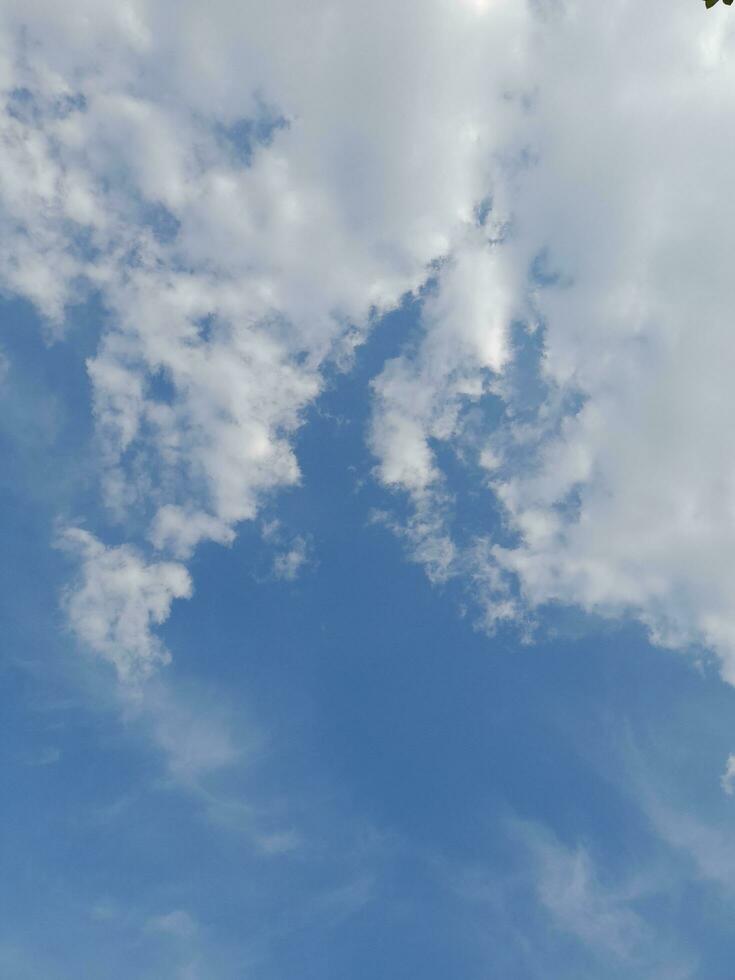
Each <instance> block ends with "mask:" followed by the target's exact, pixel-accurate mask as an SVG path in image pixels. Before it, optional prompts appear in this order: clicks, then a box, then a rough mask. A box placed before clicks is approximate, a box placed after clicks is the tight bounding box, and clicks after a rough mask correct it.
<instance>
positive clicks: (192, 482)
mask: <svg viewBox="0 0 735 980" xmlns="http://www.w3.org/2000/svg"><path fill="white" fill-rule="evenodd" d="M527 20H528V16H527V11H526V8H525V7H524V6H523V5H522V4H502V5H494V6H493V7H492V8H488V9H487V10H483V9H482V8H480V7H475V6H472V5H469V6H467V5H463V4H458V3H456V2H455V0H432V2H430V3H423V2H422V3H421V4H418V3H417V4H413V3H411V4H405V5H401V6H399V7H395V5H393V4H389V3H388V2H387V0H382V2H380V3H378V4H373V5H370V6H369V7H366V6H365V5H364V4H361V3H357V2H355V3H346V4H345V3H333V2H330V0H321V2H318V3H313V4H308V5H303V4H296V3H293V2H283V0H278V2H276V3H273V4H269V5H268V10H267V12H265V13H264V10H263V7H262V4H259V3H255V2H254V0H251V2H246V3H242V4H232V3H230V2H225V0H217V2H215V3H213V4H211V5H209V6H208V8H207V11H206V12H205V11H204V10H203V8H202V7H201V5H198V4H195V3H183V4H182V3H173V2H168V0H165V2H163V3H161V2H156V3H153V2H147V0H136V2H126V3H120V2H117V0H116V2H114V3H113V2H112V0H109V2H107V0H105V2H102V3H100V2H95V3H91V2H90V0H74V2H72V3H70V4H68V5H65V8H64V10H63V12H62V11H61V10H60V8H58V6H57V5H54V4H50V3H48V2H43V0H32V2H31V3H24V4H20V3H17V2H14V0H11V2H9V3H7V4H5V5H3V10H2V12H0V37H1V38H2V46H1V47H0V94H1V95H2V101H3V109H4V111H3V113H2V115H1V116H0V120H1V121H0V139H1V140H2V143H3V154H2V162H1V163H0V222H1V224H2V232H3V234H2V236H0V285H1V286H2V288H4V289H5V290H6V291H9V292H14V293H18V294H21V295H23V296H25V297H27V298H29V299H30V300H32V301H33V302H34V303H36V305H37V306H38V308H39V309H40V310H41V311H42V312H43V313H44V314H45V316H46V317H47V318H48V319H49V322H50V323H51V324H52V325H55V329H56V330H57V332H58V331H59V330H61V328H62V322H63V321H64V319H65V317H67V318H68V310H69V305H70V304H72V303H73V302H75V301H77V300H79V299H80V298H83V297H84V296H85V295H86V294H87V293H88V292H89V291H90V290H91V291H97V292H98V293H99V295H100V296H101V299H102V302H103V304H104V306H105V307H106V309H107V311H108V314H109V316H108V318H107V319H106V321H105V323H104V324H103V325H102V336H101V340H100V346H99V350H98V352H97V354H96V355H95V356H94V357H93V358H92V359H91V360H90V363H89V374H90V379H91V382H92V390H93V399H94V410H95V415H96V419H97V426H98V430H99V433H100V436H101V440H102V441H101V445H102V447H103V462H104V467H105V475H104V494H105V499H106V503H107V505H108V506H109V508H110V511H111V513H112V514H113V515H114V516H116V517H117V518H118V519H120V520H124V519H125V517H126V515H127V514H128V513H129V512H130V509H131V508H134V509H136V511H137V513H138V514H139V515H140V514H142V515H144V517H145V519H146V520H147V521H148V522H149V527H150V531H149V541H150V542H151V543H152V544H153V545H154V547H156V548H158V549H159V550H162V551H167V552H169V553H170V554H171V555H172V556H174V557H177V558H186V557H187V556H188V555H189V554H190V553H191V551H192V550H193V549H194V548H195V547H196V545H197V543H198V542H199V541H201V540H202V539H207V538H209V539H214V540H217V541H221V542H228V541H230V540H232V536H233V533H234V528H235V526H236V525H237V523H238V522H240V521H242V520H246V519H250V518H252V517H253V516H254V515H255V514H256V512H257V508H258V505H259V501H260V500H261V498H262V496H263V494H266V493H268V492H269V491H271V490H273V489H276V488H278V487H281V486H284V485H288V484H293V483H294V482H296V481H297V480H298V479H299V470H298V465H297V462H296V459H295V457H294V455H293V452H292V448H291V436H292V434H293V432H294V430H295V429H296V428H297V427H298V425H299V424H300V422H301V419H302V414H303V410H304V408H305V407H306V406H307V405H308V404H309V403H310V402H311V401H312V400H313V399H314V398H315V397H316V396H317V395H318V393H319V390H320V387H321V375H320V369H321V367H322V365H323V364H324V363H325V361H327V360H329V361H332V362H333V363H337V364H347V363H349V358H350V355H351V352H352V350H353V348H354V346H355V344H356V343H358V342H359V341H360V339H361V338H362V337H363V336H364V334H365V331H366V330H367V329H368V327H369V325H370V323H371V322H372V321H373V320H374V319H375V317H376V316H377V315H379V314H380V313H381V312H382V311H385V310H387V309H390V308H391V307H393V306H395V305H396V304H397V303H398V302H399V300H400V299H401V297H402V295H404V294H405V292H406V291H410V290H414V289H417V288H418V287H419V286H421V285H422V284H423V283H424V282H425V280H426V278H427V275H429V274H430V270H431V264H432V263H434V262H436V261H437V260H438V259H446V258H447V257H452V258H451V261H452V268H453V269H454V272H453V273H452V274H451V275H450V274H447V284H446V286H445V290H444V295H447V300H446V302H447V303H448V304H450V305H451V303H452V302H453V300H452V297H451V296H449V295H448V294H449V293H452V295H453V296H454V297H455V298H456V299H457V300H458V301H459V302H460V303H461V304H462V308H463V309H466V308H467V305H468V304H469V305H470V306H472V307H473V308H475V307H477V309H478V311H479V310H480V309H481V308H485V309H486V308H487V304H488V303H490V302H492V300H493V296H494V295H495V294H494V291H493V289H492V288H490V289H488V290H486V289H484V288H483V287H482V286H481V285H480V282H481V280H482V278H483V274H484V263H487V264H489V266H490V267H492V266H493V264H494V263H495V261H496V260H495V258H494V257H491V256H489V255H487V254H486V250H485V248H484V245H482V244H479V245H478V246H477V247H474V246H468V241H469V239H470V238H471V237H472V227H473V220H474V219H473V215H474V213H475V209H476V207H477V206H478V203H479V202H480V201H481V200H482V199H483V198H484V197H485V196H486V194H487V192H488V187H489V184H490V183H491V180H492V175H493V173H494V172H495V170H496V169H497V160H496V159H495V157H494V151H495V149H496V148H497V147H498V146H504V145H506V143H507V140H506V141H504V140H502V138H501V135H502V133H503V131H504V130H508V133H509V137H508V138H509V139H511V141H512V131H511V128H510V121H511V119H512V117H513V115H514V113H515V109H514V107H513V106H512V105H511V103H510V102H509V101H508V99H507V98H506V95H507V93H508V92H509V91H513V90H515V89H517V87H518V86H519V84H522V81H523V76H524V63H523V38H524V30H525V24H526V22H527ZM305 38H309V39H310V40H309V43H308V44H305V43H304V39H305ZM509 38H511V39H513V40H512V41H511V43H509ZM455 252H456V255H455ZM489 271H490V273H491V274H492V268H490V270H489ZM452 283H453V285H452ZM465 286H467V287H469V288H472V289H474V288H475V287H478V289H479V290H480V293H481V294H482V297H484V298H481V297H480V296H478V298H477V299H474V298H473V299H468V298H467V297H465V296H463V295H462V293H463V290H464V288H465ZM452 291H453V292H452ZM441 302H442V300H441V298H438V299H437V301H436V304H437V312H436V315H437V317H441V316H442V315H443V313H442V310H441V309H440V308H439V307H440V305H441ZM483 303H484V307H483ZM463 315H464V314H463V313H462V311H459V316H460V317H462V316H463ZM72 319H73V317H72ZM462 330H463V333H464V335H465V341H464V342H465V345H466V347H467V352H466V357H471V356H472V355H473V354H476V355H477V356H478V357H480V359H481V360H482V361H483V363H486V362H492V363H493V364H499V363H500V362H501V361H502V358H503V356H504V354H503V341H502V336H501V335H500V334H499V335H498V336H497V337H495V338H493V339H492V340H488V339H487V338H486V337H485V336H484V334H483V331H482V326H481V320H480V319H479V313H478V317H476V318H475V321H474V323H473V325H471V326H470V327H469V328H468V329H466V330H465V329H464V328H462ZM478 331H479V332H478ZM469 373H470V374H471V373H472V371H470V372H469ZM461 384H462V382H461V381H460V380H458V379H453V380H452V382H451V383H450V385H449V388H451V389H452V392H453V393H455V394H456V391H457V390H458V386H459V387H461Z"/></svg>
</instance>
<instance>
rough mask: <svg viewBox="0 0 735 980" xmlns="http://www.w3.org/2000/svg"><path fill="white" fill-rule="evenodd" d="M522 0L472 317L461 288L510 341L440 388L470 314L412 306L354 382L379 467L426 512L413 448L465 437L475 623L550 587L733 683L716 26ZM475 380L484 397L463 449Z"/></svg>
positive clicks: (552, 594) (429, 464)
mask: <svg viewBox="0 0 735 980" xmlns="http://www.w3.org/2000/svg"><path fill="white" fill-rule="evenodd" d="M535 7H536V9H537V12H538V15H539V17H540V18H541V21H542V23H543V30H538V31H535V32H531V33H530V34H529V45H530V48H529V50H530V51H531V52H532V53H531V55H530V56H529V58H528V65H529V76H528V78H527V86H528V92H529V94H530V97H529V99H528V101H527V104H526V112H525V117H524V119H523V120H522V121H519V127H520V129H519V133H521V132H523V133H524V134H525V145H526V147H527V153H526V155H525V159H524V160H523V162H522V165H520V166H519V167H518V168H516V170H515V171H513V169H512V168H510V169H507V170H506V172H505V174H504V177H505V186H506V192H505V196H504V204H503V210H502V211H501V212H500V215H499V218H500V219H501V221H502V225H503V229H504V230H503V232H502V234H501V235H500V236H495V237H496V242H497V243H496V245H495V246H494V248H495V251H496V257H495V259H494V262H493V270H494V272H495V286H494V288H495V295H494V296H493V298H492V301H491V302H492V313H490V312H483V310H482V308H481V303H482V300H481V299H479V301H478V302H479V303H480V309H479V311H478V312H479V315H480V316H481V317H482V320H483V323H484V327H483V328H482V330H483V335H484V336H485V337H486V338H488V340H490V338H492V337H493V336H497V335H498V333H499V332H500V333H501V334H502V330H503V328H505V330H506V331H508V330H510V329H512V327H513V321H514V320H515V322H516V323H517V324H518V325H519V326H520V325H521V324H522V325H523V326H524V328H525V331H526V333H525V340H524V339H521V340H518V341H517V342H516V344H515V349H514V350H513V351H512V352H511V354H510V355H508V354H506V356H505V360H504V361H501V362H498V359H497V356H496V359H495V363H493V361H492V359H488V358H487V357H486V356H485V355H484V354H483V353H482V352H479V351H475V352H474V353H470V355H469V363H468V365H465V366H464V367H463V372H464V373H463V374H462V375H460V377H467V376H469V377H471V376H472V370H473V369H474V371H475V372H476V374H477V376H478V378H479V377H480V376H481V374H482V371H483V368H489V369H492V370H493V371H494V372H495V374H494V377H493V376H490V377H487V376H486V380H485V386H484V387H483V385H482V384H481V383H480V381H479V380H478V381H477V383H476V386H475V389H474V390H469V388H467V387H466V388H464V389H458V388H457V382H456V378H457V373H458V368H457V365H458V364H459V363H461V358H462V352H463V351H466V349H467V347H466V332H467V325H468V324H469V323H471V322H472V317H473V314H472V312H471V311H469V310H464V311H463V310H462V306H461V303H460V302H459V300H458V299H456V298H455V299H454V300H453V301H452V302H451V304H450V307H449V310H448V311H446V312H445V313H444V314H443V315H442V317H441V320H440V322H439V323H437V322H436V318H435V317H434V315H433V313H432V311H431V308H430V306H429V304H427V309H426V310H425V313H424V332H423V339H422V341H421V343H420V345H419V348H418V351H417V352H416V353H414V352H413V351H410V352H407V354H406V356H405V357H404V358H402V359H401V362H400V363H399V364H398V365H396V364H395V363H392V364H389V365H387V366H386V368H385V370H384V372H383V374H382V376H381V377H380V378H379V379H378V381H377V382H376V384H375V391H376V404H375V411H374V423H373V435H372V445H373V449H374V451H375V452H376V454H377V456H378V459H379V463H378V473H379V475H380V477H381V478H382V480H383V481H384V483H386V485H388V486H398V487H400V488H401V489H403V490H404V491H406V492H407V493H408V494H409V495H410V496H411V498H412V499H413V501H414V506H415V507H416V511H417V513H419V512H425V511H426V509H427V494H428V496H429V500H430V506H431V507H432V508H433V513H437V506H435V505H434V504H433V503H432V502H431V498H432V495H433V497H435V498H436V499H437V500H438V501H439V507H440V508H441V507H443V506H444V501H445V500H446V496H447V482H448V480H449V475H448V473H447V472H446V471H445V470H443V469H442V468H441V467H438V466H437V453H436V451H435V447H441V448H442V449H443V450H444V451H449V452H450V453H454V455H455V456H458V457H459V458H460V461H462V455H463V454H464V456H465V458H466V456H467V452H468V451H469V452H470V456H471V459H470V462H471V463H472V465H473V466H474V467H475V469H474V470H473V469H472V467H469V468H468V469H467V471H466V477H465V479H467V480H473V479H474V480H475V481H477V475H476V473H477V468H478V467H479V468H480V469H481V470H484V477H483V478H481V479H480V481H479V484H478V485H479V486H482V484H483V483H484V485H485V487H486V500H487V512H488V527H489V526H490V523H491V522H490V515H491V513H492V512H493V510H494V509H495V510H496V511H499V513H500V517H501V520H502V522H503V534H502V536H498V535H497V534H496V535H495V536H494V537H491V538H488V536H487V535H484V536H483V537H482V538H481V539H477V540H476V541H475V542H474V544H473V546H472V548H470V549H466V550H465V551H464V552H463V553H462V555H460V556H459V558H457V557H455V559H454V566H453V570H454V571H457V572H462V573H466V572H467V571H468V570H469V572H470V574H472V576H473V580H474V581H475V583H477V582H478V581H479V582H482V581H488V582H489V585H488V587H487V588H486V589H485V593H484V599H485V601H486V602H487V605H488V611H487V619H488V620H489V621H494V620H497V619H498V618H507V616H508V615H521V612H520V610H522V609H523V608H526V609H527V608H529V607H530V608H533V607H537V606H541V605H543V604H545V603H549V602H563V603H567V604H572V605H578V606H581V607H583V608H584V609H586V610H590V611H594V612H597V613H602V614H604V615H609V616H633V617H636V618H638V619H639V620H640V621H641V622H642V623H644V624H645V625H646V626H647V627H648V628H649V630H650V633H651V636H652V638H653V639H654V641H656V642H659V643H662V644H664V645H670V646H681V647H687V646H690V645H692V644H704V645H705V646H707V647H709V648H712V649H714V650H715V651H716V652H717V653H718V654H719V656H720V658H721V660H722V664H723V668H722V669H723V674H724V676H725V677H726V678H727V679H728V680H730V681H733V680H735V619H733V616H732V608H733V600H734V599H735V594H734V593H733V585H732V580H733V576H732V570H733V569H732V559H731V555H732V553H733V546H734V545H735V511H733V504H732V501H733V492H734V491H735V484H734V483H733V480H734V479H735V470H734V469H733V462H732V460H733V446H732V439H731V436H730V426H729V424H728V422H727V420H728V418H729V416H730V414H731V410H732V408H733V401H732V398H733V396H732V385H731V383H730V360H731V358H730V357H729V352H730V350H731V349H732V340H731V333H732V310H733V307H734V301H735V294H734V292H733V279H732V275H731V270H730V268H729V262H728V260H727V256H728V254H729V252H730V249H731V244H732V237H733V227H735V222H734V220H733V219H734V218H735V214H734V213H733V202H732V197H731V195H730V194H729V193H728V187H729V185H730V183H731V176H730V172H729V171H730V165H729V162H728V155H729V149H728V146H729V142H730V126H731V119H732V113H733V109H734V108H735V106H734V104H733V99H734V97H733V94H732V92H733V89H732V86H731V84H730V82H731V75H732V71H733V69H732V65H733V63H734V62H733V48H734V46H735V25H734V24H733V22H732V19H731V18H730V19H729V20H728V19H727V18H726V17H724V16H723V17H721V18H717V19H714V18H711V17H708V18H703V17H702V16H701V14H702V11H701V10H700V9H698V8H697V7H696V6H695V5H694V4H692V5H688V4H682V5H680V7H677V9H675V10H672V9H671V8H670V6H667V5H666V4H664V3H651V4H648V5H646V7H645V9H642V8H640V7H637V6H634V5H631V4H629V3H625V2H622V0H620V2H613V3H608V4H605V5H604V6H602V5H599V4H589V3H581V2H573V0H569V2H566V3H561V2H560V3H545V4H536V5H535ZM725 13H727V12H725ZM517 142H523V140H522V139H521V137H520V135H519V137H518V140H517ZM497 239H500V240H497ZM481 278H482V282H483V284H484V287H485V289H487V290H489V289H491V288H493V287H492V286H491V285H490V284H491V283H492V282H493V274H492V273H491V272H490V271H484V272H483V274H482V277H481ZM439 281H440V289H441V288H442V287H441V274H440V280H439ZM468 295H471V296H473V297H481V295H482V290H478V289H477V288H474V289H463V290H461V296H462V299H463V300H464V302H465V303H467V302H468V300H467V296H468ZM456 313H460V316H459V317H458V318H456V319H455V322H453V318H454V317H455V314H456ZM534 332H535V335H534ZM534 336H535V338H538V337H541V338H542V342H541V343H540V344H538V343H537V342H536V340H534ZM437 338H441V339H442V343H443V345H444V350H446V351H448V352H449V353H444V351H443V352H442V354H441V355H440V356H439V357H436V356H435V355H434V353H433V352H434V350H435V348H436V346H437ZM498 349H499V350H503V348H502V347H500V348H498ZM505 349H506V351H507V341H506V347H505ZM534 350H535V351H536V355H535V359H534V357H533V356H532V353H533V351H534ZM531 361H533V370H531V369H530V367H529V364H530V362H531ZM488 390H490V391H491V392H492V394H493V395H494V396H496V397H499V398H500V399H501V401H502V413H501V415H500V418H499V419H498V420H497V421H496V422H494V423H493V424H492V425H488V426H487V427H486V428H485V430H484V437H483V438H475V439H474V442H473V444H472V445H471V446H470V447H469V450H468V445H467V441H466V440H463V439H462V430H463V425H464V422H465V420H467V419H468V418H469V416H470V413H471V411H472V409H473V408H475V407H477V406H480V405H482V403H483V399H485V400H486V399H487V391H488ZM409 403H410V406H411V407H410V409H408V410H407V408H406V405H408V404H409ZM386 406H388V407H386ZM458 406H459V411H458ZM396 417H398V418H400V420H401V421H400V423H397V422H396V421H395V418H396ZM396 460H400V464H398V463H397V462H396ZM450 489H451V488H450ZM459 519H460V520H461V515H460V518H459ZM446 526H447V524H446V521H444V523H443V524H442V529H443V531H442V533H446Z"/></svg>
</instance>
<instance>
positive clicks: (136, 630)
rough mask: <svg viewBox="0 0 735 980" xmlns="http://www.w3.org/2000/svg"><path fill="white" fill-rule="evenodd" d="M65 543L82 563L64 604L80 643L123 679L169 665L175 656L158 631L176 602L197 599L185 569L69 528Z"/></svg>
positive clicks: (66, 531) (62, 541) (146, 673)
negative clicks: (113, 667) (105, 661)
mask: <svg viewBox="0 0 735 980" xmlns="http://www.w3.org/2000/svg"><path fill="white" fill-rule="evenodd" d="M59 543H60V545H61V546H62V547H64V548H65V549H67V550H69V551H70V552H72V553H73V554H74V555H75V557H77V558H78V560H79V563H80V570H79V579H78V581H77V583H76V584H75V585H74V587H72V588H70V589H69V590H68V592H67V594H66V596H65V599H64V604H65V606H66V611H67V614H68V617H69V622H70V625H71V627H72V629H73V630H74V632H75V633H76V634H77V636H78V637H79V638H80V640H82V641H83V642H84V643H85V644H86V645H87V646H88V647H89V648H90V649H92V650H94V651H95V652H96V653H97V654H99V655H100V656H102V657H104V658H105V659H106V660H108V661H109V662H110V663H112V664H113V665H114V666H115V668H116V669H117V671H118V674H119V675H120V677H121V678H122V679H123V680H137V679H140V678H143V677H145V676H147V675H148V674H150V673H151V671H152V670H153V669H154V668H155V667H156V665H158V664H160V663H166V662H167V661H168V660H169V658H170V655H169V653H168V651H167V650H166V648H165V647H164V646H163V644H162V643H161V641H160V639H159V638H158V637H157V636H155V634H154V633H153V632H152V629H153V628H154V627H155V626H156V625H159V624H160V623H162V622H164V621H165V620H166V619H167V618H168V615H169V610H170V608H171V603H172V601H173V600H174V599H182V598H188V597H189V596H190V595H191V592H192V585H191V579H190V578H189V573H188V572H187V571H186V569H185V568H184V566H183V565H180V564H178V563H176V562H154V563H148V562H146V561H145V560H144V559H143V558H142V557H141V555H140V554H139V553H138V552H137V551H136V550H135V549H134V548H131V547H130V546H128V545H121V546H119V547H116V548H106V547H105V546H104V545H103V544H101V543H100V542H99V541H98V540H97V539H96V538H95V537H94V536H93V535H91V534H90V533H89V532H88V531H85V530H83V529H81V528H67V529H66V530H65V531H64V532H63V534H62V535H61V537H60V541H59Z"/></svg>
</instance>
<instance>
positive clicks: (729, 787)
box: [720, 755, 735, 796]
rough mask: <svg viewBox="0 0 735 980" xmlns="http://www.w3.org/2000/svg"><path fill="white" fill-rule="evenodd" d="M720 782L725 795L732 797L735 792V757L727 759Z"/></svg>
mask: <svg viewBox="0 0 735 980" xmlns="http://www.w3.org/2000/svg"><path fill="white" fill-rule="evenodd" d="M720 782H721V784H722V789H723V790H724V791H725V793H726V794H727V795H728V796H732V795H733V793H734V792H735V755H731V756H729V757H728V759H727V764H726V766H725V771H724V773H723V774H722V779H721V780H720Z"/></svg>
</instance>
